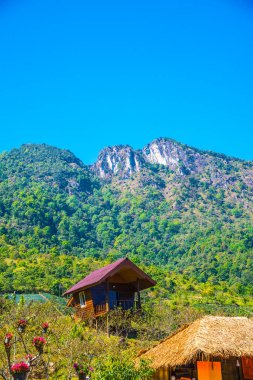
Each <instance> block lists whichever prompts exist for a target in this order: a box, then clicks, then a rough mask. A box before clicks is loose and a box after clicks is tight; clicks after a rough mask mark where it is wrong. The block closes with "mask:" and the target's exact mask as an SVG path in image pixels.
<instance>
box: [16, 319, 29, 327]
mask: <svg viewBox="0 0 253 380" xmlns="http://www.w3.org/2000/svg"><path fill="white" fill-rule="evenodd" d="M26 325H27V320H25V319H20V320H19V321H18V326H26Z"/></svg>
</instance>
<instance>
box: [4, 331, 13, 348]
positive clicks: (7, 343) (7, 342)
mask: <svg viewBox="0 0 253 380" xmlns="http://www.w3.org/2000/svg"><path fill="white" fill-rule="evenodd" d="M12 338H13V334H12V333H7V334H6V335H5V338H4V344H5V346H6V347H10V345H11V340H12Z"/></svg>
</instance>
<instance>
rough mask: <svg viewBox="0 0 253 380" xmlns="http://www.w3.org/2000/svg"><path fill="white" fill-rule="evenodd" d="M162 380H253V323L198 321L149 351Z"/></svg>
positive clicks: (146, 356) (146, 353) (238, 319)
mask: <svg viewBox="0 0 253 380" xmlns="http://www.w3.org/2000/svg"><path fill="white" fill-rule="evenodd" d="M140 358H142V359H149V360H150V361H151V365H152V367H153V368H154V369H155V371H156V372H155V375H154V379H159V380H171V379H172V380H177V379H184V380H192V379H195V380H253V321H251V320H250V319H248V318H245V317H212V316H207V317H204V318H201V319H198V320H197V321H195V322H194V323H192V324H190V325H187V326H184V327H182V328H181V329H180V330H179V331H177V332H176V333H175V334H173V335H171V336H170V337H168V338H167V339H165V340H163V341H162V342H160V343H159V344H158V345H156V346H154V347H153V348H151V349H150V350H147V351H144V352H143V351H142V352H141V353H140V354H139V357H138V358H137V361H139V360H140Z"/></svg>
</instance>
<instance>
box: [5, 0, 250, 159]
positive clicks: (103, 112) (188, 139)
mask: <svg viewBox="0 0 253 380" xmlns="http://www.w3.org/2000/svg"><path fill="white" fill-rule="evenodd" d="M0 131H1V138H0V151H3V150H9V149H11V148H13V147H18V146H19V145H21V144H22V143H26V142H34V143H42V142H45V143H48V144H51V145H56V146H58V147H61V148H67V149H70V150H71V151H73V152H74V153H75V154H76V155H77V156H78V157H80V158H81V159H82V160H83V161H84V162H86V163H91V162H93V161H94V160H95V159H96V157H97V154H98V152H99V150H100V149H102V148H103V147H104V146H107V145H115V144H130V145H132V146H133V147H134V148H141V147H142V146H144V145H145V144H146V143H148V142H150V141H151V140H152V139H154V138H156V137H160V136H166V137H172V138H174V139H177V140H179V141H181V142H185V143H187V144H188V145H193V146H196V147H198V148H202V149H209V150H214V151H218V152H224V153H227V154H229V155H233V156H238V157H241V158H246V159H253V149H252V141H253V6H252V3H251V1H249V0H176V1H172V0H153V1H150V0H145V1H144V0H127V1H126V0H120V1H119V0H107V1H104V0H93V1H86V0H73V1H69V0H68V1H67V0H62V1H60V0H0Z"/></svg>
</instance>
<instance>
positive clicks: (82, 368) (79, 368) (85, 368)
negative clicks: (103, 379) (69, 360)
mask: <svg viewBox="0 0 253 380" xmlns="http://www.w3.org/2000/svg"><path fill="white" fill-rule="evenodd" d="M74 368H75V370H76V373H77V375H78V377H79V379H85V378H86V376H88V374H89V373H90V372H93V371H94V369H93V368H92V367H90V366H89V365H88V364H83V365H80V364H78V363H74Z"/></svg>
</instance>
